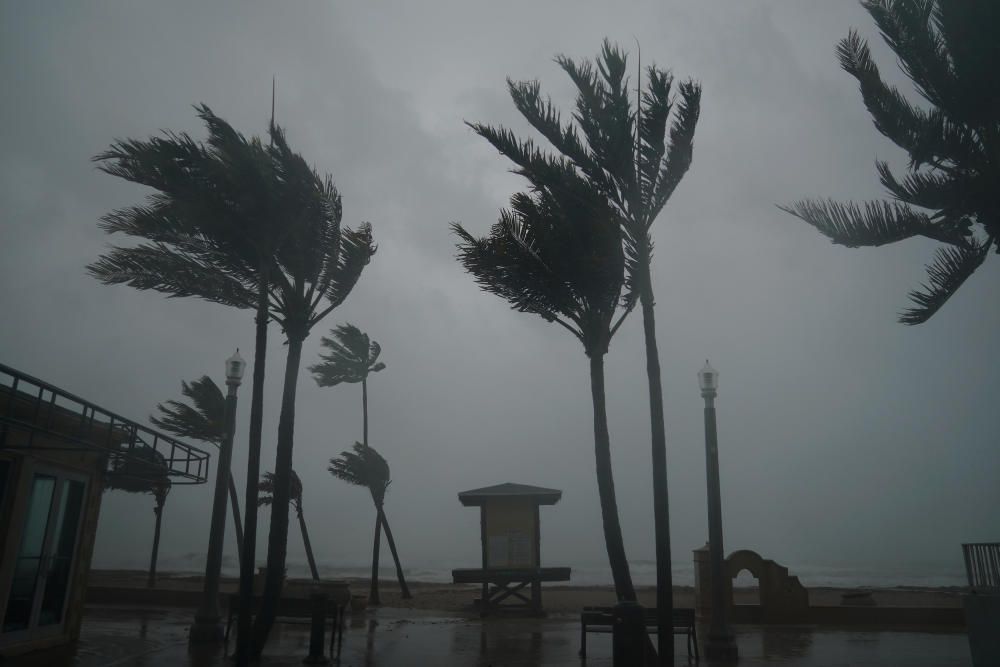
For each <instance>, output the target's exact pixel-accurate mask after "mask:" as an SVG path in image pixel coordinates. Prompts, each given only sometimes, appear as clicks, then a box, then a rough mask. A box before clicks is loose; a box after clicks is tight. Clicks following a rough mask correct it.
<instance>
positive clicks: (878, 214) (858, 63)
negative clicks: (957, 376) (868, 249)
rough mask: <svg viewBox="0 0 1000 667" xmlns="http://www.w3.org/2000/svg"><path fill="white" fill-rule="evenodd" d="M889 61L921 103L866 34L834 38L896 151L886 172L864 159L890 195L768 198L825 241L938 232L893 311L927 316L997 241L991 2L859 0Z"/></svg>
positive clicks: (871, 242)
mask: <svg viewBox="0 0 1000 667" xmlns="http://www.w3.org/2000/svg"><path fill="white" fill-rule="evenodd" d="M861 4H862V5H863V6H864V8H865V9H866V10H867V11H868V13H869V14H871V16H872V18H873V19H874V20H875V23H876V24H877V25H878V27H879V30H880V31H881V33H882V37H883V39H885V41H886V43H887V44H888V45H889V48H891V49H892V50H893V52H894V53H895V54H896V57H897V62H898V63H899V65H900V67H901V68H902V70H903V72H904V73H905V74H906V76H907V77H908V78H909V79H910V80H911V81H912V82H913V83H914V85H915V86H916V88H917V91H918V92H919V93H920V95H921V97H923V98H924V100H925V101H927V102H928V103H929V104H930V108H929V109H927V110H925V109H922V108H920V107H918V106H915V105H914V104H912V103H911V102H910V101H909V100H907V99H906V98H905V97H904V96H903V94H902V93H901V92H900V91H899V90H898V89H897V88H896V87H895V86H891V85H889V84H887V83H886V82H885V81H883V79H882V75H881V73H880V72H879V69H878V67H877V66H876V65H875V62H874V60H872V55H871V51H870V50H869V48H868V43H867V42H866V41H865V40H863V39H861V37H859V36H858V33H857V32H855V31H854V30H851V31H850V33H848V35H847V37H846V38H844V39H843V40H841V42H840V44H839V45H838V47H837V55H838V56H839V59H840V66H841V67H842V68H843V69H844V70H845V71H846V72H847V73H848V74H850V75H851V76H853V77H854V78H855V79H857V80H858V84H859V88H860V90H861V97H862V99H863V100H864V103H865V107H867V109H868V113H870V114H871V116H872V120H873V121H874V122H875V127H876V129H877V130H878V131H879V132H881V133H882V134H883V135H885V136H886V137H887V138H888V139H889V140H890V141H892V142H893V143H894V144H896V145H897V146H899V147H900V148H902V149H903V150H905V151H906V152H907V154H908V155H909V157H910V161H909V166H908V173H907V174H906V177H905V178H903V179H902V180H900V179H898V178H897V177H896V175H895V174H893V173H892V170H891V169H890V168H889V165H888V164H887V163H886V162H882V161H876V163H875V167H876V170H877V171H878V174H879V180H880V181H881V183H882V186H883V187H885V189H886V190H888V192H889V194H890V195H891V196H892V198H893V199H894V200H895V201H893V202H886V201H872V202H865V203H863V204H858V203H855V202H846V203H840V202H835V201H831V200H820V201H816V200H808V199H806V200H802V201H798V202H795V203H793V204H790V205H787V206H779V207H778V208H780V209H782V210H783V211H786V212H788V213H791V214H792V215H794V216H796V217H798V218H800V219H802V220H804V221H805V222H807V223H809V224H810V225H812V226H813V227H815V228H816V229H817V230H818V231H819V232H820V233H821V234H823V235H824V236H826V237H828V238H829V239H830V240H831V241H833V242H834V243H839V244H840V245H844V246H847V247H849V248H857V247H860V246H880V245H884V244H887V243H895V242H897V241H902V240H903V239H908V238H912V237H915V236H924V237H927V238H930V239H933V240H935V241H940V242H941V243H944V244H945V247H943V248H938V250H937V252H936V256H935V259H934V262H933V263H931V264H930V265H929V266H928V267H927V283H925V284H923V285H921V287H920V289H919V290H916V291H913V292H910V300H911V301H912V302H913V304H914V305H913V307H911V308H910V309H908V310H906V311H904V312H903V313H902V314H901V315H900V317H899V321H900V322H902V323H903V324H910V325H914V324H921V323H923V322H926V321H927V320H929V319H930V318H931V317H932V316H933V315H934V314H935V313H936V312H937V311H938V310H939V309H940V308H941V307H942V306H944V304H945V303H946V302H947V301H948V299H949V298H951V296H952V295H953V294H954V293H955V292H957V291H958V289H959V288H960V287H961V286H962V284H963V283H964V282H965V281H966V280H967V279H968V278H969V276H971V275H972V274H973V273H974V272H975V271H976V269H978V268H979V266H980V265H981V264H982V263H983V262H984V261H985V260H986V256H987V254H989V252H990V250H991V249H992V248H996V250H997V252H1000V214H998V211H1000V207H998V205H997V195H996V193H997V188H998V187H1000V160H998V159H997V155H998V148H997V146H998V145H1000V143H998V142H1000V68H998V67H997V63H998V62H1000V41H998V40H997V33H998V31H1000V12H998V11H997V3H996V2H995V1H994V0H865V1H864V2H862V3H861Z"/></svg>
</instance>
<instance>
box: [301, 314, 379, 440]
mask: <svg viewBox="0 0 1000 667" xmlns="http://www.w3.org/2000/svg"><path fill="white" fill-rule="evenodd" d="M330 334H331V335H332V336H333V338H327V337H326V336H323V337H322V338H321V339H320V344H321V345H322V346H323V347H324V348H326V350H327V352H326V353H325V354H320V358H321V359H322V360H323V362H322V363H319V364H315V365H313V366H310V367H309V370H310V371H311V372H312V374H313V378H314V379H315V380H316V384H318V385H319V386H321V387H336V386H337V385H338V384H340V383H342V382H347V383H350V384H357V383H358V382H360V383H361V412H362V415H363V424H364V425H363V432H364V438H363V442H364V444H365V445H367V444H368V376H369V375H370V374H371V373H377V372H379V371H380V370H382V369H384V368H385V364H384V363H382V362H380V361H379V360H378V357H379V355H380V354H381V353H382V347H381V346H380V345H379V344H378V343H377V342H376V341H374V340H370V339H369V338H368V334H366V333H364V332H362V331H361V329H359V328H357V327H356V326H354V325H353V324H350V323H348V324H342V325H340V326H338V327H337V328H335V329H331V330H330Z"/></svg>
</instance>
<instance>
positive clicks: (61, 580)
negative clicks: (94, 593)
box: [38, 480, 84, 625]
mask: <svg viewBox="0 0 1000 667" xmlns="http://www.w3.org/2000/svg"><path fill="white" fill-rule="evenodd" d="M83 490H84V485H83V482H77V481H73V480H68V481H66V488H65V489H64V490H63V495H62V500H61V501H60V503H59V505H60V507H59V515H58V518H57V522H58V523H56V533H55V535H56V548H55V552H54V553H53V554H52V560H51V565H50V566H49V572H48V576H47V577H46V580H45V593H44V594H43V595H42V610H41V612H40V614H39V617H38V624H39V625H52V624H55V623H59V622H61V621H62V616H63V607H64V605H65V603H66V593H67V591H68V589H69V584H70V581H69V578H70V575H71V574H72V571H73V548H74V547H75V546H76V534H77V528H78V527H79V525H80V516H81V513H82V512H81V510H82V509H83Z"/></svg>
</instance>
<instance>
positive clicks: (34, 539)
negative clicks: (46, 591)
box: [3, 475, 56, 632]
mask: <svg viewBox="0 0 1000 667" xmlns="http://www.w3.org/2000/svg"><path fill="white" fill-rule="evenodd" d="M55 488H56V478H55V477H51V476H49V475H35V479H34V481H33V482H32V485H31V498H30V500H29V501H28V515H27V517H26V519H25V523H24V536H23V537H22V538H21V551H20V553H19V554H18V557H17V561H15V563H14V578H13V580H12V581H11V585H10V597H9V598H8V599H7V612H6V614H5V615H4V620H3V631H4V632H11V631H13V630H23V629H25V628H27V627H28V624H29V622H30V621H31V607H32V604H33V602H34V599H35V586H36V585H37V584H38V572H39V569H40V566H41V562H42V547H43V546H44V545H45V532H46V530H47V529H48V525H49V510H50V509H51V508H52V494H53V493H54V492H55Z"/></svg>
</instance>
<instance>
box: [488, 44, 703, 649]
mask: <svg viewBox="0 0 1000 667" xmlns="http://www.w3.org/2000/svg"><path fill="white" fill-rule="evenodd" d="M556 62H557V63H558V64H559V66H560V67H561V68H562V69H563V70H564V71H565V72H566V74H568V75H569V77H570V79H571V80H572V81H573V84H574V85H575V86H576V89H577V97H576V113H575V114H574V115H573V119H574V120H575V123H568V124H564V123H563V122H562V119H561V116H560V114H559V112H558V111H557V110H556V109H555V108H554V107H553V106H552V103H551V102H550V101H549V100H547V99H543V98H542V96H541V88H540V86H539V84H538V82H537V81H518V82H515V81H511V80H509V79H508V82H507V84H508V89H509V91H510V95H511V98H512V99H513V101H514V105H515V106H516V107H517V109H518V111H520V112H521V114H522V115H523V116H524V117H525V118H526V119H527V120H528V122H529V123H531V125H532V126H533V127H534V128H535V129H536V130H537V131H538V132H539V133H540V134H541V135H542V136H543V137H544V138H545V139H547V140H548V141H549V142H550V143H551V144H552V145H553V146H554V147H555V148H556V149H557V150H558V151H559V153H560V154H561V158H562V159H563V160H565V161H566V162H565V164H568V165H571V166H572V168H573V169H574V170H575V171H576V172H577V173H579V174H582V175H583V176H584V177H586V179H587V180H588V181H589V182H590V184H591V186H592V187H593V188H594V189H595V190H596V191H598V192H600V193H601V194H603V195H604V196H605V197H606V198H607V200H608V203H609V205H610V206H611V207H612V208H613V209H614V210H615V211H616V212H617V213H618V214H619V216H620V218H621V220H622V224H623V230H624V233H625V246H626V270H627V275H628V279H627V280H626V288H627V292H626V297H625V298H626V301H627V302H628V303H629V304H630V305H629V308H631V307H632V304H634V303H635V300H636V298H638V300H639V302H640V304H641V306H642V323H643V333H644V337H645V347H646V379H647V384H648V394H649V415H650V431H651V449H652V463H653V512H654V517H655V520H654V524H655V532H656V584H657V587H656V589H657V595H656V602H657V604H656V606H657V610H658V611H657V614H658V621H659V622H658V626H659V632H658V640H659V641H658V643H659V647H660V652H659V655H660V656H661V658H662V659H663V661H664V663H665V664H672V663H673V654H674V650H673V640H674V635H673V577H672V573H671V553H670V512H669V499H668V494H667V455H666V431H665V428H664V420H663V389H662V382H661V379H660V353H659V348H658V345H657V342H656V318H655V305H654V304H655V299H654V295H653V282H652V277H651V274H650V271H651V264H652V257H653V244H652V239H651V237H650V229H651V227H652V225H653V222H654V221H655V220H656V218H657V216H658V215H659V214H660V212H661V211H662V210H663V207H664V206H665V205H666V203H667V201H668V200H669V199H670V196H671V195H672V194H673V192H674V189H675V188H676V187H677V185H678V184H679V183H680V181H681V179H682V178H683V177H684V174H685V173H686V172H687V170H688V167H690V165H691V157H692V153H693V142H694V132H695V126H696V125H697V123H698V116H699V113H700V109H701V86H700V85H699V84H698V83H696V82H694V81H692V80H690V79H689V80H686V81H683V82H681V83H680V84H679V86H678V88H677V95H676V96H675V95H673V85H674V79H673V76H672V74H671V73H670V72H669V71H666V70H663V69H660V68H658V67H657V66H656V65H650V66H648V67H647V68H646V80H647V84H646V88H645V90H643V91H642V92H641V95H640V99H639V100H638V101H637V102H636V104H635V105H634V106H633V104H632V102H631V100H630V93H629V86H628V79H627V77H626V76H625V73H626V71H627V59H626V55H625V54H624V52H622V51H621V50H620V49H619V48H617V47H616V46H612V45H611V43H610V42H608V41H607V40H605V41H604V44H603V46H602V49H601V54H600V57H599V59H598V63H597V66H596V67H595V66H594V64H592V63H591V62H589V61H582V62H580V63H577V62H574V61H573V60H571V59H569V58H567V57H565V56H559V57H557V58H556ZM640 78H641V72H640ZM640 88H641V86H640ZM472 127H473V129H475V130H476V131H477V132H478V133H479V134H480V135H482V136H484V137H485V138H486V139H487V140H489V141H490V143H492V144H493V145H494V146H495V147H496V148H497V149H498V150H499V151H500V152H501V153H502V154H504V155H506V156H508V157H509V158H510V159H511V160H513V161H514V162H515V163H516V164H517V166H518V171H519V173H521V174H523V175H525V176H527V177H528V178H529V179H542V180H543V181H547V180H548V177H547V176H546V173H545V169H544V164H543V163H539V162H538V159H537V155H536V153H535V152H534V150H533V146H532V145H531V144H530V142H529V143H519V142H518V141H517V140H516V139H515V138H514V136H513V134H511V133H510V132H509V131H506V130H503V129H496V128H490V127H486V126H483V125H478V124H476V125H472ZM540 167H542V168H541V169H540Z"/></svg>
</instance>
